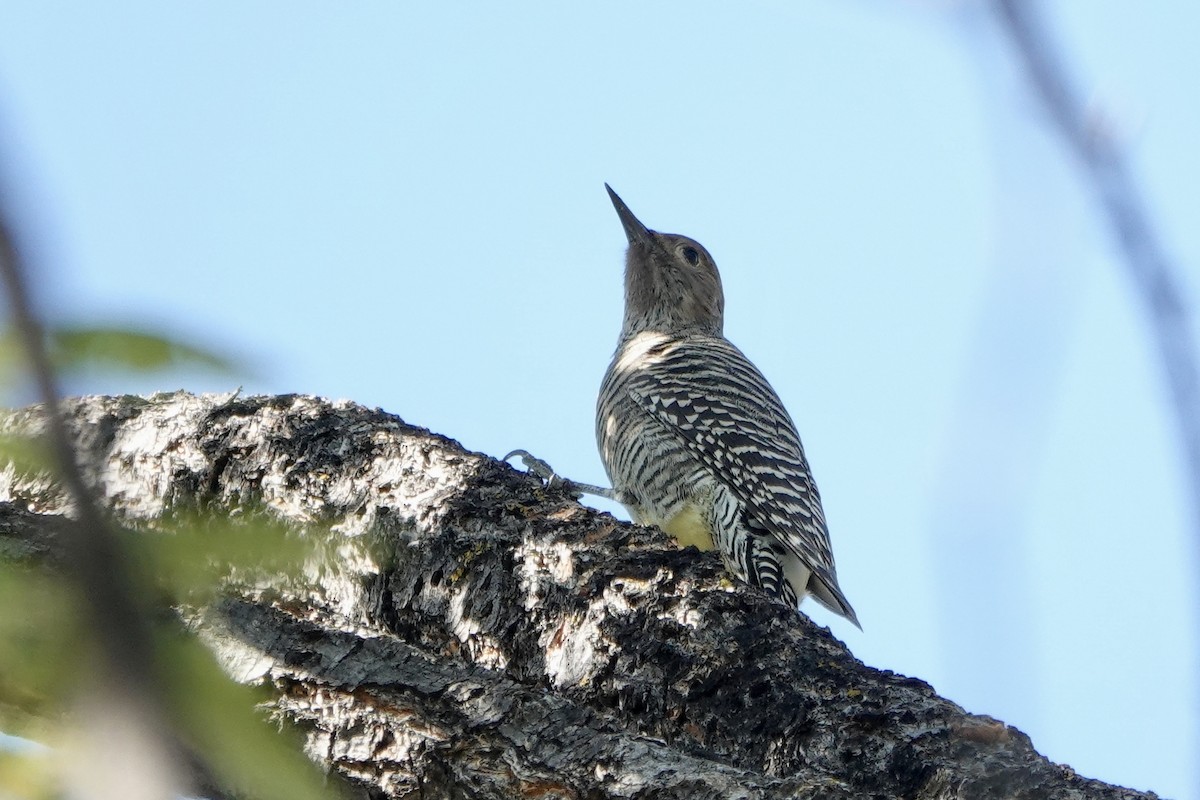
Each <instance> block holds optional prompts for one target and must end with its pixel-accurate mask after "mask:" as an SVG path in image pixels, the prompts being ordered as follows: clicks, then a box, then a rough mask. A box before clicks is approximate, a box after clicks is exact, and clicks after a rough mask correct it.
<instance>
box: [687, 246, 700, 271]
mask: <svg viewBox="0 0 1200 800" xmlns="http://www.w3.org/2000/svg"><path fill="white" fill-rule="evenodd" d="M683 257H684V258H686V259H687V262H688V263H689V264H691V265H692V266H693V267H694V266H696V265H697V264H699V263H700V251H699V250H697V249H696V248H694V247H685V248H683Z"/></svg>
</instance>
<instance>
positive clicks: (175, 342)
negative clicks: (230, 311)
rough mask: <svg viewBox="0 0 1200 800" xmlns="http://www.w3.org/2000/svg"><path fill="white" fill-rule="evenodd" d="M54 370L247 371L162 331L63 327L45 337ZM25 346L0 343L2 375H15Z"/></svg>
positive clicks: (9, 336)
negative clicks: (14, 371) (193, 368)
mask: <svg viewBox="0 0 1200 800" xmlns="http://www.w3.org/2000/svg"><path fill="white" fill-rule="evenodd" d="M46 345H47V350H48V351H49V354H50V360H51V363H53V364H54V367H55V369H57V370H59V371H61V372H65V373H69V372H75V371H78V370H81V369H84V368H90V369H110V370H126V371H135V372H153V371H155V370H164V369H172V368H181V367H200V368H203V369H208V370H212V371H214V372H218V373H221V374H225V375H234V374H237V373H238V372H240V371H242V369H243V368H242V366H241V365H239V364H237V363H235V362H234V361H233V359H231V358H228V357H226V356H223V355H221V354H219V353H217V352H215V351H213V350H211V349H209V348H207V347H203V346H201V345H197V344H194V343H191V342H186V341H182V340H180V339H178V338H175V337H172V336H168V335H166V334H163V333H154V332H150V331H145V330H135V329H130V328H119V327H115V326H103V325H100V326H86V325H60V326H57V327H54V328H50V329H48V330H47V333H46ZM20 358H21V348H20V343H19V341H18V340H17V337H16V334H15V332H14V331H12V330H9V331H8V332H7V333H5V334H4V336H3V338H2V339H0V377H3V378H6V379H7V378H9V377H11V375H12V373H13V370H14V368H15V367H16V366H17V365H18V364H19V363H20Z"/></svg>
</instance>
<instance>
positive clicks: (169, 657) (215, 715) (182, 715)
mask: <svg viewBox="0 0 1200 800" xmlns="http://www.w3.org/2000/svg"><path fill="white" fill-rule="evenodd" d="M160 652H161V653H162V657H163V665H164V669H163V675H164V676H165V680H166V681H167V682H168V686H167V690H168V695H169V702H170V703H171V705H172V707H173V708H174V709H175V712H176V714H177V722H178V724H179V726H180V729H181V730H182V731H183V732H185V733H186V735H187V736H188V737H189V739H190V740H191V743H192V746H193V747H195V748H197V749H198V750H199V751H200V753H201V754H202V755H203V756H204V758H205V760H206V761H207V763H208V764H209V765H210V766H211V767H212V768H213V770H214V771H215V772H216V773H217V776H218V778H219V780H220V782H221V784H222V785H224V786H226V787H228V788H229V789H232V790H233V791H234V793H235V794H237V795H238V796H242V797H253V798H261V800H328V798H330V797H337V796H339V793H338V792H336V791H335V790H334V789H333V787H331V786H329V785H327V784H326V782H325V779H324V776H323V775H322V774H321V772H320V770H319V769H318V768H317V767H316V765H315V764H313V763H312V762H311V761H309V760H308V759H307V758H306V757H305V756H304V755H303V753H302V751H301V742H300V739H299V737H298V736H296V735H294V733H292V732H290V731H287V730H284V731H280V730H278V729H277V728H276V727H274V726H272V725H271V724H269V723H268V722H267V721H265V720H264V719H262V718H261V717H260V716H259V714H258V713H256V711H255V706H256V704H257V703H258V702H259V701H261V700H263V699H265V694H264V693H262V692H259V691H255V690H254V689H251V688H249V687H246V686H241V685H239V684H236V683H234V682H233V681H232V680H230V679H229V678H228V677H226V676H225V674H224V673H223V672H222V671H221V670H220V668H219V667H218V666H217V664H216V662H215V661H214V660H213V657H212V655H211V654H209V652H208V651H207V650H205V649H204V647H203V646H202V645H200V644H199V643H198V642H197V641H196V640H195V639H192V638H190V637H183V636H180V635H174V636H166V637H163V638H162V640H161V641H160Z"/></svg>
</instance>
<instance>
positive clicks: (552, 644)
mask: <svg viewBox="0 0 1200 800" xmlns="http://www.w3.org/2000/svg"><path fill="white" fill-rule="evenodd" d="M66 408H67V414H68V415H69V419H70V422H71V427H72V430H73V431H74V435H75V437H76V443H77V447H78V448H79V449H80V450H81V451H82V452H86V453H88V454H89V455H90V457H89V458H88V459H86V461H87V463H90V464H95V465H97V467H96V468H95V470H94V471H93V472H91V473H90V474H88V475H87V479H88V481H89V484H90V485H91V486H93V487H94V490H95V491H96V492H97V494H98V495H99V496H102V497H105V498H107V501H108V503H109V505H110V508H111V510H112V511H113V513H115V514H117V515H118V516H120V517H122V518H123V519H124V520H125V521H126V523H127V524H130V525H132V526H135V527H140V528H142V529H145V530H154V529H156V526H160V525H163V524H165V523H163V522H162V520H163V515H164V513H166V512H168V511H170V510H172V509H179V508H181V507H182V508H191V507H195V506H196V505H204V506H207V507H209V508H212V509H215V510H219V511H221V512H223V513H238V512H242V513H245V512H248V511H250V510H252V509H257V508H261V507H264V506H265V507H266V508H269V509H271V510H272V512H273V513H274V514H275V515H277V516H278V517H280V518H282V519H284V520H286V521H288V522H289V523H290V524H292V525H294V526H295V527H296V529H297V530H300V531H303V532H304V533H305V535H306V536H308V537H310V539H311V540H312V541H313V542H314V543H316V544H318V545H320V549H321V557H320V558H315V559H314V561H313V563H312V564H310V566H309V568H308V569H306V570H305V578H304V579H303V580H297V579H296V578H295V577H294V576H292V577H290V578H285V577H284V576H263V575H257V576H255V577H254V579H253V580H250V579H248V578H246V577H245V576H242V577H241V578H239V579H238V580H231V581H230V583H229V585H228V587H227V590H226V593H225V599H223V600H220V601H218V602H216V603H214V604H212V605H211V606H210V607H208V608H206V609H201V610H197V611H195V613H193V614H191V615H190V619H191V626H192V627H193V629H194V630H196V631H197V632H198V633H199V635H200V636H201V638H202V639H203V640H204V641H205V642H206V643H207V644H209V645H210V647H211V648H212V649H213V650H214V652H216V653H217V654H218V655H219V657H220V658H221V659H222V661H223V663H224V664H225V665H226V667H227V669H228V670H229V671H230V673H231V674H233V675H234V676H235V677H236V678H237V679H239V680H241V681H244V682H247V683H252V684H257V685H261V686H265V687H268V688H269V689H270V690H271V692H272V696H273V698H274V699H273V701H272V708H273V713H274V714H276V715H278V716H279V717H280V718H281V719H286V720H288V721H290V722H291V723H293V724H294V725H295V726H297V727H299V728H300V729H301V730H302V731H303V732H304V733H305V735H306V737H307V749H308V752H309V754H310V755H311V756H312V757H314V758H316V759H318V760H319V761H321V762H322V763H325V764H327V765H329V766H330V767H331V768H333V769H335V770H337V771H338V772H340V773H342V774H344V775H346V776H348V777H349V778H351V779H352V780H353V781H355V782H357V783H358V784H359V785H360V786H362V787H364V789H366V790H367V792H368V793H369V794H371V795H372V796H382V797H407V796H421V793H425V795H426V796H437V797H442V796H451V795H453V796H468V797H496V798H507V797H516V796H532V795H536V796H541V797H597V798H602V797H604V798H607V797H612V798H629V797H646V796H650V795H651V794H653V795H654V796H656V797H660V796H661V797H744V798H750V797H763V798H767V797H818V796H819V797H832V798H839V797H847V798H848V797H863V796H879V797H906V798H934V797H937V798H976V797H992V796H1004V797H1009V798H1028V799H1029V800H1033V798H1044V797H1047V796H1053V797H1056V798H1080V799H1082V798H1085V797H1086V798H1135V797H1148V796H1151V795H1140V794H1137V793H1135V792H1130V791H1127V790H1123V789H1119V788H1116V787H1112V786H1107V785H1104V784H1101V783H1099V782H1096V781H1091V780H1087V779H1084V778H1080V777H1079V776H1077V775H1075V774H1074V772H1072V771H1071V770H1070V769H1069V768H1067V767H1061V766H1057V765H1054V764H1051V763H1050V762H1048V761H1046V760H1045V759H1044V758H1042V757H1041V756H1039V755H1038V754H1037V753H1036V752H1035V751H1034V750H1033V748H1032V746H1031V744H1030V742H1029V740H1028V738H1027V737H1026V736H1025V735H1024V734H1022V733H1021V732H1020V731H1017V730H1016V729H1014V728H1011V727H1008V726H1005V725H1004V724H1002V723H1000V722H997V721H996V720H993V719H990V718H988V717H980V716H974V715H970V714H967V713H965V712H964V711H963V710H962V709H961V708H959V707H958V706H956V705H954V704H953V703H950V702H949V701H946V700H944V699H942V698H940V697H938V696H937V695H936V694H935V693H934V692H933V690H932V689H931V688H930V687H929V686H928V685H926V684H924V683H922V682H921V681H917V680H913V679H911V678H906V677H903V676H899V675H895V674H893V673H890V672H886V671H880V670H875V669H871V668H869V667H866V666H864V665H863V664H862V663H861V662H859V661H857V660H856V659H855V658H854V657H853V656H852V655H851V654H850V653H849V652H848V651H847V650H846V649H845V647H844V645H842V644H841V643H840V642H839V641H837V640H836V639H834V638H833V637H832V636H831V635H830V634H829V633H828V631H826V630H824V629H821V628H818V627H817V626H815V625H814V624H813V623H811V622H810V621H809V620H808V619H807V618H805V617H803V616H799V615H797V614H795V613H794V612H793V611H791V610H790V609H788V608H786V607H784V606H782V605H781V604H778V603H776V602H774V601H772V600H770V599H769V598H767V597H765V596H764V595H762V594H761V593H760V592H758V591H756V590H754V589H752V588H749V587H746V586H743V585H732V584H730V582H729V581H728V579H727V578H726V577H725V576H724V574H723V572H722V569H721V566H720V563H719V560H718V559H717V558H716V557H714V556H713V555H712V554H705V553H699V552H697V551H695V550H690V549H689V550H680V549H677V548H676V547H674V546H673V545H672V544H671V543H670V542H669V541H668V539H667V538H666V536H665V535H664V534H662V533H661V532H660V531H658V530H655V529H648V528H641V527H637V526H632V525H628V524H624V523H619V522H617V521H616V520H614V519H613V518H612V517H611V516H608V515H606V514H599V513H597V512H594V511H591V510H589V509H586V508H584V507H582V506H579V505H578V504H576V503H575V502H574V501H573V500H571V499H570V498H569V497H567V496H566V495H565V494H562V493H561V492H558V491H556V490H552V489H546V488H544V487H543V486H542V485H541V484H540V483H539V482H538V481H536V480H534V479H532V478H530V477H528V476H526V475H523V474H521V473H518V472H515V471H514V470H512V469H511V468H510V467H508V466H507V465H505V464H501V463H499V462H496V461H494V460H492V459H490V458H488V457H486V456H483V455H481V454H477V453H470V452H467V451H464V450H463V449H461V447H459V446H458V445H457V444H456V443H455V442H453V441H451V440H448V439H445V438H443V437H439V436H436V435H433V434H431V433H429V432H428V431H424V430H421V429H419V428H414V427H411V426H408V425H406V424H405V423H403V422H402V421H401V420H399V419H397V418H396V417H393V416H389V415H387V414H384V413H382V412H380V411H370V410H367V409H365V408H362V407H360V406H356V405H353V404H349V403H336V404H330V403H327V402H324V401H321V400H317V399H315V398H311V397H273V398H271V397H268V398H262V397H260V398H245V399H242V398H237V397H233V396H224V397H214V396H206V397H193V396H189V395H185V394H175V395H158V396H155V397H154V398H151V399H149V400H145V399H141V398H129V397H126V398H87V399H84V400H80V401H76V402H73V403H70V404H67V405H66ZM42 425H43V418H42V416H41V413H40V411H38V410H36V409H27V410H23V411H17V412H13V413H12V414H11V415H10V416H8V417H7V418H6V419H2V420H0V429H2V430H4V431H6V432H9V433H29V432H36V431H38V430H39V429H40V428H41V426H42ZM0 499H8V500H9V501H11V502H12V503H14V504H17V505H18V506H21V507H23V510H24V511H29V510H34V511H38V512H40V513H51V514H59V513H63V512H65V511H66V510H67V508H68V505H67V503H66V500H65V498H64V497H63V495H62V493H61V491H59V490H58V489H57V487H56V486H55V485H54V484H53V483H52V482H51V481H50V480H48V479H47V478H45V477H44V476H37V475H34V476H22V475H18V474H16V473H15V471H13V470H12V469H7V470H5V471H4V472H3V473H0ZM20 511H21V509H18V512H20ZM20 528H21V526H20V525H15V526H7V527H6V526H4V525H0V535H3V533H4V531H11V530H18V531H19V530H20ZM44 536H45V534H44V532H43V534H42V537H43V539H44ZM10 549H11V548H10ZM0 552H6V550H5V548H0Z"/></svg>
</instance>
